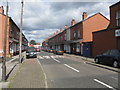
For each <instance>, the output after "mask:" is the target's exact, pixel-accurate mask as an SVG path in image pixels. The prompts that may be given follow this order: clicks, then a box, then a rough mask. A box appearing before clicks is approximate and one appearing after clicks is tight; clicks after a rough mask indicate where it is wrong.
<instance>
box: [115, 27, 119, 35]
mask: <svg viewBox="0 0 120 90" xmlns="http://www.w3.org/2000/svg"><path fill="white" fill-rule="evenodd" d="M115 36H116V37H118V36H120V29H117V30H115Z"/></svg>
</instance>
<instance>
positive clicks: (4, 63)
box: [2, 2, 8, 82]
mask: <svg viewBox="0 0 120 90" xmlns="http://www.w3.org/2000/svg"><path fill="white" fill-rule="evenodd" d="M7 24H8V2H7V7H6V18H5V29H4V53H3V60H2V81H4V82H5V81H6V36H7V26H8V25H7Z"/></svg>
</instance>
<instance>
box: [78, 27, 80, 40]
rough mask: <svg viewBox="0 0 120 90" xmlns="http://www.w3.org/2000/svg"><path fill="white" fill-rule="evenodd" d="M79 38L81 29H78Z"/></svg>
mask: <svg viewBox="0 0 120 90" xmlns="http://www.w3.org/2000/svg"><path fill="white" fill-rule="evenodd" d="M78 38H80V29H78Z"/></svg>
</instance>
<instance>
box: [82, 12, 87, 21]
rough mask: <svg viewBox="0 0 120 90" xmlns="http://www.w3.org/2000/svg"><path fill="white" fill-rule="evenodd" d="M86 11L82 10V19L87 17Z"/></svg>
mask: <svg viewBox="0 0 120 90" xmlns="http://www.w3.org/2000/svg"><path fill="white" fill-rule="evenodd" d="M87 16H88V15H87V12H83V15H82V19H83V20H85V19H86V18H87Z"/></svg>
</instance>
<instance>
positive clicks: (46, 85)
mask: <svg viewBox="0 0 120 90" xmlns="http://www.w3.org/2000/svg"><path fill="white" fill-rule="evenodd" d="M37 61H38V63H39V64H40V66H41V68H42V71H43V74H44V76H45V88H48V84H47V76H46V74H45V72H44V70H43V67H42V65H41V63H40V61H39V60H38V59H37Z"/></svg>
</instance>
